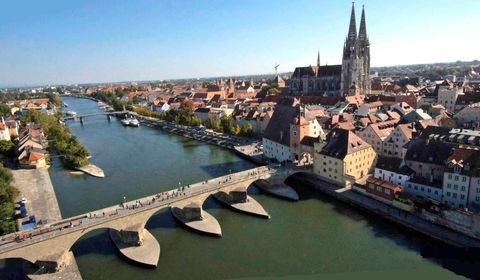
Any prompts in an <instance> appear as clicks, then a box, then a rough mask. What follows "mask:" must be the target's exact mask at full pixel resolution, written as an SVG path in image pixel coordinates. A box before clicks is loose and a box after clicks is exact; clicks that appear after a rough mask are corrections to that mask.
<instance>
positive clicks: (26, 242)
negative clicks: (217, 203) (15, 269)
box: [0, 166, 274, 268]
mask: <svg viewBox="0 0 480 280" xmlns="http://www.w3.org/2000/svg"><path fill="white" fill-rule="evenodd" d="M273 172H274V170H273V169H270V168H268V167H265V166H262V167H257V168H254V169H249V170H246V171H241V172H238V173H233V174H229V175H225V176H221V177H218V178H214V179H209V180H206V181H203V182H199V183H196V184H192V185H188V186H184V187H179V188H177V189H174V190H170V191H167V192H161V193H159V194H155V195H151V196H147V197H143V198H140V199H135V201H129V202H123V203H120V204H119V205H114V206H111V207H107V208H104V209H99V210H96V211H92V212H90V213H87V214H82V215H78V216H75V217H71V218H67V219H63V220H60V221H56V222H54V223H50V224H46V225H42V226H40V227H38V228H36V229H33V230H25V231H19V232H16V233H12V234H9V235H6V236H3V237H2V238H1V239H0V259H6V258H23V259H26V260H28V261H30V262H32V263H37V264H39V265H40V264H43V265H45V264H49V265H52V264H53V266H55V267H57V268H61V267H63V265H65V255H67V254H66V253H67V252H68V251H70V249H71V247H72V246H73V244H75V242H76V241H77V240H78V239H79V238H81V237H82V236H83V235H85V234H86V233H88V232H90V231H93V230H96V229H100V228H108V229H113V230H116V231H117V232H119V240H120V241H119V242H121V243H122V247H123V248H124V249H125V248H126V247H134V248H139V247H140V248H141V247H144V249H143V250H146V251H145V252H148V249H149V248H145V247H148V246H150V245H151V242H152V241H149V242H150V243H148V244H149V245H148V244H147V245H143V246H142V244H143V238H144V237H150V236H151V234H150V233H149V232H148V230H146V229H145V228H144V227H145V224H146V223H147V222H148V220H149V219H150V218H151V217H152V216H153V215H154V214H155V213H157V212H158V211H159V210H161V209H164V208H166V207H172V210H176V211H177V212H178V211H180V212H182V211H184V212H185V213H184V214H185V215H184V216H183V217H187V216H192V215H191V211H192V210H193V212H194V213H197V218H196V220H197V221H195V222H201V221H202V220H207V219H212V218H213V216H211V215H210V214H208V213H206V212H205V211H204V210H203V209H202V205H203V203H204V201H205V200H206V199H207V198H208V197H210V196H211V195H213V196H215V197H216V198H218V199H219V200H221V201H222V200H223V201H222V202H227V204H228V203H229V202H234V203H235V204H236V205H240V206H239V207H238V208H237V207H235V208H237V209H239V210H241V211H246V212H249V211H248V209H247V206H246V205H250V204H251V203H252V202H254V204H256V205H257V209H258V206H259V204H258V202H256V201H254V200H253V198H251V197H249V196H248V195H247V194H246V193H247V188H248V187H249V186H250V185H251V184H252V183H253V182H255V181H256V180H259V179H266V178H268V177H270V176H271V174H273ZM242 197H243V199H242ZM245 198H246V199H245ZM195 208H196V209H195ZM198 208H199V209H198ZM260 208H261V210H263V208H262V207H261V206H260ZM187 210H188V213H187ZM263 211H264V210H263ZM253 213H254V212H253ZM264 213H266V212H264ZM257 214H258V213H257ZM198 215H200V216H198ZM267 215H268V214H267ZM204 218H205V219H204ZM186 219H187V220H188V219H189V218H186ZM190 220H192V219H191V218H190ZM213 220H214V222H216V220H215V218H213ZM112 238H113V237H112ZM152 238H153V236H152ZM153 239H154V238H153ZM132 240H133V242H132ZM117 241H118V240H117ZM114 242H115V243H116V245H117V246H118V242H116V241H115V240H114ZM153 242H154V243H156V244H157V245H158V242H157V241H156V240H154V241H153ZM119 248H120V247H119ZM127 250H128V248H127ZM135 250H136V249H135ZM141 250H142V249H141ZM158 251H159V245H158ZM121 252H123V251H122V249H121ZM142 255H143V253H142ZM158 256H159V252H158ZM127 257H128V256H127ZM157 262H158V258H157ZM153 265H155V266H156V263H154V264H153Z"/></svg>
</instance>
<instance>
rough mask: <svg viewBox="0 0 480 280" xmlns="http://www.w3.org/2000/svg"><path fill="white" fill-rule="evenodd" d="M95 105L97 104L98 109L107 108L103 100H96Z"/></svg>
mask: <svg viewBox="0 0 480 280" xmlns="http://www.w3.org/2000/svg"><path fill="white" fill-rule="evenodd" d="M97 106H98V108H100V109H107V107H108V104H107V103H105V102H103V101H98V102H97Z"/></svg>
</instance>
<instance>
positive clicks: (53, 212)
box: [12, 169, 82, 280]
mask: <svg viewBox="0 0 480 280" xmlns="http://www.w3.org/2000/svg"><path fill="white" fill-rule="evenodd" d="M12 173H13V185H14V186H15V187H16V188H17V189H18V190H19V192H20V196H19V199H20V198H22V197H25V198H26V199H27V200H28V202H27V209H28V212H29V214H30V215H35V217H36V219H37V222H39V221H40V220H45V221H46V222H48V223H51V222H53V221H57V220H61V219H62V214H61V213H60V208H59V206H58V202H57V197H56V196H55V191H54V189H53V185H52V181H51V180H50V175H49V174H48V170H47V169H21V170H12ZM68 255H69V256H68V257H67V258H68V259H69V261H70V263H69V265H68V266H67V267H66V268H64V269H63V270H62V271H61V272H58V273H55V274H46V275H29V278H30V279H73V280H76V279H82V277H81V275H80V271H79V269H78V266H77V263H76V261H75V258H74V256H73V253H72V252H69V253H68Z"/></svg>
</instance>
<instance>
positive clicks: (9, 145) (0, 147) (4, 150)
mask: <svg viewBox="0 0 480 280" xmlns="http://www.w3.org/2000/svg"><path fill="white" fill-rule="evenodd" d="M14 150H15V145H14V144H13V142H12V141H7V140H0V154H3V155H6V156H12V155H13V154H14Z"/></svg>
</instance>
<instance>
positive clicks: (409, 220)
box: [290, 173, 480, 249]
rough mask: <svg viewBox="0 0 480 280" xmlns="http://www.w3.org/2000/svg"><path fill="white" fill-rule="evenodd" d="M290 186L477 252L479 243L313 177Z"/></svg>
mask: <svg viewBox="0 0 480 280" xmlns="http://www.w3.org/2000/svg"><path fill="white" fill-rule="evenodd" d="M290 184H306V185H308V186H311V187H313V188H315V189H316V190H318V191H320V192H321V193H324V194H326V195H328V196H330V197H333V198H336V199H338V200H340V201H343V202H345V203H347V204H350V205H352V206H354V207H356V208H360V209H362V210H365V211H367V212H369V213H372V214H374V215H377V216H380V217H382V218H384V219H386V220H389V221H391V222H394V223H397V224H399V225H402V226H404V227H406V228H408V229H410V230H413V231H416V232H419V233H422V234H424V235H427V236H429V237H431V238H433V239H435V240H437V241H440V242H443V243H446V244H448V245H451V246H454V247H459V248H474V249H480V240H479V239H475V238H472V237H469V236H467V235H464V234H461V233H459V232H456V231H454V230H451V229H449V228H446V227H443V226H440V225H437V224H434V223H431V222H429V221H427V220H424V219H422V218H420V217H418V216H416V215H415V214H412V213H409V212H407V211H403V210H401V209H399V208H396V207H394V206H391V205H388V204H385V203H383V202H380V201H377V200H375V199H373V198H370V197H368V196H365V195H362V194H359V193H357V192H355V191H353V190H351V189H345V188H342V187H339V186H336V185H334V184H332V183H329V182H326V181H324V180H322V178H321V177H319V176H317V175H315V174H313V173H302V174H301V175H300V176H299V175H298V174H297V176H294V178H292V180H291V182H290Z"/></svg>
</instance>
